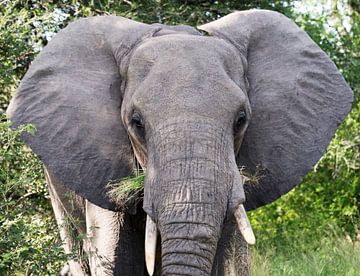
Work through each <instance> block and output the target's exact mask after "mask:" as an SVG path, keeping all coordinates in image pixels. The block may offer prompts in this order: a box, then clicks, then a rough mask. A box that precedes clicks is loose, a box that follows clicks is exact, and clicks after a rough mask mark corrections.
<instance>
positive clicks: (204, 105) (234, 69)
mask: <svg viewBox="0 0 360 276" xmlns="http://www.w3.org/2000/svg"><path fill="white" fill-rule="evenodd" d="M174 45H175V46H174ZM234 57H235V58H234ZM242 68H243V65H242V61H241V58H240V57H239V56H237V55H236V49H235V48H234V47H233V46H232V45H231V44H229V43H227V42H226V41H223V40H220V39H217V38H214V37H202V36H194V35H166V36H159V37H155V38H152V39H150V40H148V41H145V42H143V43H142V44H141V45H140V46H139V47H138V48H136V50H135V51H134V53H132V55H131V59H130V61H129V67H128V71H127V74H128V77H127V85H126V90H125V96H124V101H123V105H122V118H123V121H124V125H125V127H126V128H127V130H128V133H129V135H130V139H131V141H132V144H133V147H134V149H135V154H136V156H137V159H138V160H139V161H140V163H141V164H142V165H143V167H146V169H147V173H146V180H145V198H144V209H145V211H146V212H147V213H148V214H149V215H150V217H151V218H152V219H153V220H154V221H157V223H158V227H159V230H160V234H161V237H162V252H163V259H162V262H163V266H165V268H164V270H163V273H164V274H167V273H168V274H172V273H177V272H179V271H178V270H177V269H178V267H177V266H178V265H179V261H180V262H181V260H183V259H187V260H188V261H189V265H190V264H191V267H192V268H191V269H190V266H189V267H188V268H187V269H188V273H189V274H192V275H200V274H201V273H204V272H205V274H209V273H210V271H211V268H212V261H213V258H214V254H215V252H216V246H217V242H218V239H219V237H220V234H221V228H222V223H223V220H224V218H225V215H226V212H227V211H229V212H230V213H233V212H234V209H235V208H236V207H237V206H238V205H239V204H241V203H244V201H245V195H244V190H243V187H242V182H241V179H240V174H239V170H238V167H237V164H236V161H235V148H234V142H235V143H236V144H240V142H241V139H242V137H243V135H244V133H245V129H246V127H247V125H248V121H249V119H250V105H249V101H248V98H247V95H246V90H245V80H244V75H243V74H239V71H240V72H241V71H242V70H243V69H242ZM185 240H186V242H184V241H185ZM181 244H183V245H182V246H179V245H181ZM176 248H177V249H176ZM194 252H196V254H197V256H198V257H196V258H194V257H193V256H194ZM204 252H208V253H206V254H204ZM199 264H204V265H199ZM204 267H206V270H205V271H204ZM181 269H182V271H184V267H182V268H181Z"/></svg>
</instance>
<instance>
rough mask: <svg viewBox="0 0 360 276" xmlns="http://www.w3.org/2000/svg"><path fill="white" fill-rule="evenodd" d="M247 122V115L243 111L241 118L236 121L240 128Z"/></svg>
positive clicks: (240, 114)
mask: <svg viewBox="0 0 360 276" xmlns="http://www.w3.org/2000/svg"><path fill="white" fill-rule="evenodd" d="M245 122H246V113H245V112H244V111H241V112H240V113H239V117H238V119H237V121H236V125H237V126H238V127H241V126H243V124H245Z"/></svg>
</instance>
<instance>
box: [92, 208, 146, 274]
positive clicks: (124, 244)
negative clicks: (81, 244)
mask: <svg viewBox="0 0 360 276" xmlns="http://www.w3.org/2000/svg"><path fill="white" fill-rule="evenodd" d="M141 212H143V211H142V210H138V213H137V215H130V214H128V213H126V212H124V213H122V212H113V211H110V210H107V209H103V208H101V207H99V206H97V205H94V204H92V203H91V202H89V201H86V225H87V233H88V239H87V240H86V242H85V243H86V248H87V251H88V252H89V256H90V270H91V274H92V275H144V233H143V228H144V223H143V221H144V218H145V214H143V213H141Z"/></svg>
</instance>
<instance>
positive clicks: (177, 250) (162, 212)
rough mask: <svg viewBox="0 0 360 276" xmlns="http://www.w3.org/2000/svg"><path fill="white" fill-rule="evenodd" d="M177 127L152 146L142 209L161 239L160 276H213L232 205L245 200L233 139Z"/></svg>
mask: <svg viewBox="0 0 360 276" xmlns="http://www.w3.org/2000/svg"><path fill="white" fill-rule="evenodd" d="M174 128H175V129H174ZM179 128H180V127H179V125H174V124H171V125H170V126H169V127H168V128H165V130H163V131H159V132H158V133H157V135H154V136H153V137H154V141H152V142H151V143H150V144H149V150H148V153H149V155H148V157H149V159H148V167H147V175H146V180H145V195H144V210H145V211H146V212H147V213H148V215H149V216H150V217H151V218H152V219H153V220H154V221H155V222H156V224H157V228H158V230H159V232H160V235H161V241H162V244H161V248H162V275H175V274H184V272H185V271H186V274H188V275H210V274H211V270H212V263H213V261H214V257H215V253H216V248H217V243H218V240H219V238H220V235H221V229H222V226H223V221H224V219H225V216H226V213H227V210H228V208H231V207H229V205H230V204H232V203H235V202H236V203H237V204H238V203H240V202H243V201H244V195H243V190H242V187H241V180H240V175H239V172H238V171H237V167H236V163H235V158H234V150H233V140H232V136H230V137H231V139H230V138H229V139H227V138H226V137H229V136H228V135H225V133H224V131H223V130H222V128H219V127H216V126H214V125H205V126H204V128H205V129H206V131H204V130H203V129H201V125H200V124H199V123H198V122H197V123H195V124H191V123H189V122H187V123H186V129H185V130H186V131H185V132H184V131H183V132H181V133H179V131H178V129H179ZM152 147H153V148H152ZM234 187H236V191H237V192H235V193H234ZM234 194H235V195H236V196H235V199H234V197H233V195H234Z"/></svg>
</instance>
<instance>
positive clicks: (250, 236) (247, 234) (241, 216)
mask: <svg viewBox="0 0 360 276" xmlns="http://www.w3.org/2000/svg"><path fill="white" fill-rule="evenodd" d="M234 215H235V218H236V222H237V224H238V226H239V230H240V232H241V235H242V236H243V237H244V240H245V241H246V242H247V243H248V244H251V245H253V244H255V235H254V232H253V230H252V228H251V225H250V222H249V219H248V217H247V215H246V211H245V208H244V205H242V204H240V205H239V206H238V207H237V208H236V211H235V214H234Z"/></svg>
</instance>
